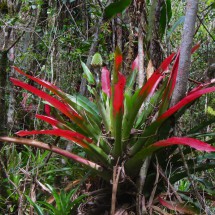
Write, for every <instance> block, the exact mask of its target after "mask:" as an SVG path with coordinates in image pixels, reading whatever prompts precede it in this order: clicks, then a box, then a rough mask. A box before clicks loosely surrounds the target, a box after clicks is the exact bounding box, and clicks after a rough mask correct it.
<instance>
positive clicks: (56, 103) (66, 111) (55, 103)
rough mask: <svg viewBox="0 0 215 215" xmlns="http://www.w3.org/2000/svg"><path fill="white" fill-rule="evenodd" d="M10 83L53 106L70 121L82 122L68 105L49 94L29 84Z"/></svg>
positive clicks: (13, 81)
mask: <svg viewBox="0 0 215 215" xmlns="http://www.w3.org/2000/svg"><path fill="white" fill-rule="evenodd" d="M10 80H11V81H12V83H13V84H14V85H16V86H19V87H22V88H23V89H25V90H28V91H30V92H31V93H33V94H35V95H37V96H39V97H40V98H42V99H44V100H45V101H47V102H49V103H50V104H51V105H53V106H54V107H55V108H57V109H58V110H60V111H61V112H62V113H63V114H65V115H66V116H68V117H69V118H70V119H72V120H75V121H77V119H78V120H79V121H81V120H82V117H81V116H79V115H78V114H77V113H76V112H75V111H74V110H72V109H71V108H70V107H69V106H68V105H65V104H64V103H62V102H60V101H59V100H57V99H56V98H54V97H52V96H50V95H49V94H47V93H45V92H43V91H41V90H39V89H37V88H36V87H33V86H31V85H29V84H26V83H24V82H22V81H20V80H18V79H15V78H10Z"/></svg>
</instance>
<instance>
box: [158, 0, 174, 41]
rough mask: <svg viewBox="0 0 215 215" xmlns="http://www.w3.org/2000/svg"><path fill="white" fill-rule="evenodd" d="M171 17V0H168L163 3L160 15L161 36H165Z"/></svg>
mask: <svg viewBox="0 0 215 215" xmlns="http://www.w3.org/2000/svg"><path fill="white" fill-rule="evenodd" d="M171 17H172V8H171V0H166V2H164V3H163V7H162V10H161V17H160V33H161V38H162V37H163V35H164V33H165V31H166V27H167V26H168V24H169V22H170V19H171Z"/></svg>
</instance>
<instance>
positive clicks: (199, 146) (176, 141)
mask: <svg viewBox="0 0 215 215" xmlns="http://www.w3.org/2000/svg"><path fill="white" fill-rule="evenodd" d="M172 145H185V146H190V147H192V148H194V149H196V150H198V151H205V152H215V147H213V146H211V145H209V144H207V143H205V142H202V141H201V140H197V139H193V138H189V137H171V138H169V139H166V140H161V141H158V142H156V143H154V144H152V146H155V147H166V146H172Z"/></svg>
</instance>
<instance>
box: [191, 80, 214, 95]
mask: <svg viewBox="0 0 215 215" xmlns="http://www.w3.org/2000/svg"><path fill="white" fill-rule="evenodd" d="M214 83H215V79H211V80H210V81H209V82H207V83H202V84H199V85H198V86H197V87H195V88H193V89H192V90H191V91H190V92H189V93H188V94H187V95H190V94H192V93H194V92H196V91H199V90H201V89H203V88H205V87H207V86H208V85H210V84H214Z"/></svg>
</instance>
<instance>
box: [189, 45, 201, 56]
mask: <svg viewBox="0 0 215 215" xmlns="http://www.w3.org/2000/svg"><path fill="white" fill-rule="evenodd" d="M200 45H201V43H200V42H199V43H197V44H196V45H195V46H193V48H192V49H191V54H193V53H194V52H195V51H196V50H197V49H198V48H199V47H200Z"/></svg>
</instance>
